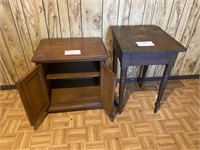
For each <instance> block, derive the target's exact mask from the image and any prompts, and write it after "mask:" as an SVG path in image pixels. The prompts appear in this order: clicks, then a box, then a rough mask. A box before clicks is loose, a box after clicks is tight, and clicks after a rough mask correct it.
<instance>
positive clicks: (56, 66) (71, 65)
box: [47, 61, 100, 74]
mask: <svg viewBox="0 0 200 150" xmlns="http://www.w3.org/2000/svg"><path fill="white" fill-rule="evenodd" d="M99 70H100V65H99V62H98V61H83V62H63V63H49V64H48V67H47V73H48V74H57V73H77V72H94V71H99Z"/></svg>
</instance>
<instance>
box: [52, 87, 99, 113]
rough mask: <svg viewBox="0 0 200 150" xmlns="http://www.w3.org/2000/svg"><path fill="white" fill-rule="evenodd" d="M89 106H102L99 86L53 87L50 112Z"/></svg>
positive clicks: (87, 107)
mask: <svg viewBox="0 0 200 150" xmlns="http://www.w3.org/2000/svg"><path fill="white" fill-rule="evenodd" d="M89 108H90V109H91V108H93V109H96V108H102V105H101V102H100V87H99V86H88V87H74V88H59V89H52V92H51V106H50V108H49V112H61V111H72V110H83V109H89Z"/></svg>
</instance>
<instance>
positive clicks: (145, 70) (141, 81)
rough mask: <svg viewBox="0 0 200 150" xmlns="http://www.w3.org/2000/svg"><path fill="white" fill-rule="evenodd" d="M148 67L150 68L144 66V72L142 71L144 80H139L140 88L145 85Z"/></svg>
mask: <svg viewBox="0 0 200 150" xmlns="http://www.w3.org/2000/svg"><path fill="white" fill-rule="evenodd" d="M148 67H149V66H148V65H144V68H143V71H142V78H140V79H139V80H138V84H139V87H142V84H143V82H144V78H145V75H146V73H147V69H148Z"/></svg>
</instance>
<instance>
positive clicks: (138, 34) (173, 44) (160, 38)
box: [111, 25, 186, 52]
mask: <svg viewBox="0 0 200 150" xmlns="http://www.w3.org/2000/svg"><path fill="white" fill-rule="evenodd" d="M111 29H112V33H113V37H114V41H116V42H117V44H118V45H119V47H120V50H121V51H122V52H185V51H186V48H185V47H184V46H183V45H181V44H180V43H179V42H177V41H176V40H175V39H174V38H172V37H171V36H170V35H169V34H167V33H166V32H165V31H164V30H162V29H161V28H160V27H158V26H155V25H135V26H111ZM136 42H139V44H141V45H140V46H138V45H137V43H136Z"/></svg>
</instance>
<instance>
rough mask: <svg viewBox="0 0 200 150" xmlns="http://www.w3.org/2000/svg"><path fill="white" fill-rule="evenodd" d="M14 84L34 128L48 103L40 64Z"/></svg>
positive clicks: (44, 114)
mask: <svg viewBox="0 0 200 150" xmlns="http://www.w3.org/2000/svg"><path fill="white" fill-rule="evenodd" d="M16 85H17V89H18V91H19V95H20V97H21V100H22V103H23V105H24V108H25V111H26V114H27V116H28V119H29V122H30V124H31V125H32V126H34V129H35V130H36V129H37V128H38V127H39V126H40V124H41V123H42V121H43V120H44V119H45V117H46V116H47V112H46V111H47V109H48V107H49V105H50V101H49V97H48V93H47V87H46V83H45V79H44V73H43V70H42V65H37V66H36V68H35V69H34V70H33V71H32V72H30V73H29V74H28V75H27V76H25V77H24V78H22V79H20V80H19V81H18V82H17V84H16Z"/></svg>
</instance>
